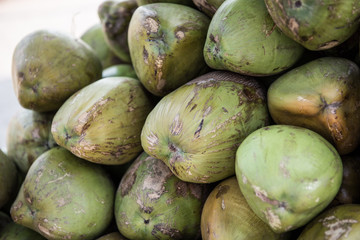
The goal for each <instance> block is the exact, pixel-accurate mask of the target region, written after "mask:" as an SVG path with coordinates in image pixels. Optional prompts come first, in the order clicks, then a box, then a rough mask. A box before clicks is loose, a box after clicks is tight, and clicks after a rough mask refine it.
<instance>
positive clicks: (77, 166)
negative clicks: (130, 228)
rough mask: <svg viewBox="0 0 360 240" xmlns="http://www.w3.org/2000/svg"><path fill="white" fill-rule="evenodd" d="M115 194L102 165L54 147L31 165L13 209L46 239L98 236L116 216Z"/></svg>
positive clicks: (18, 220) (17, 217) (14, 215)
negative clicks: (114, 213) (114, 207)
mask: <svg viewBox="0 0 360 240" xmlns="http://www.w3.org/2000/svg"><path fill="white" fill-rule="evenodd" d="M114 193H115V188H114V185H113V183H112V181H111V180H110V178H109V176H108V175H107V173H106V172H105V171H104V169H102V168H101V166H100V165H97V164H94V163H90V162H88V161H85V160H83V159H80V158H78V157H76V156H75V155H73V154H71V153H70V152H69V151H68V150H66V149H65V148H62V147H55V148H52V149H50V150H48V151H46V152H45V153H43V154H41V155H40V156H39V157H38V158H37V159H36V160H35V162H34V163H33V164H32V165H31V167H30V169H29V171H28V173H27V175H26V178H25V180H24V182H23V184H22V186H21V189H20V191H19V193H18V196H17V198H16V200H15V201H14V203H13V205H12V207H11V211H10V214H11V217H12V219H13V220H14V222H16V223H18V224H20V225H23V226H25V227H28V228H30V229H32V230H34V231H36V232H38V233H40V234H41V235H43V236H44V237H46V239H51V240H52V239H53V240H55V239H79V240H80V239H94V238H95V237H97V236H99V235H100V234H101V233H102V232H103V231H104V230H105V229H106V228H107V227H108V225H109V223H110V221H111V220H112V218H113V204H114Z"/></svg>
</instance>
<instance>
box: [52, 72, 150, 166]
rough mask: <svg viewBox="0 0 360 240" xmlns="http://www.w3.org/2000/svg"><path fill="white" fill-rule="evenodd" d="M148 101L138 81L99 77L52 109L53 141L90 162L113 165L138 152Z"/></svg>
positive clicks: (132, 157)
mask: <svg viewBox="0 0 360 240" xmlns="http://www.w3.org/2000/svg"><path fill="white" fill-rule="evenodd" d="M151 109H152V103H151V101H150V100H149V98H148V95H147V93H146V92H145V89H144V88H143V87H142V85H141V83H140V82H139V81H138V80H137V79H134V78H129V77H109V78H103V79H101V80H98V81H96V82H94V83H93V84H90V85H89V86H87V87H85V88H83V89H81V90H80V91H78V92H77V93H76V94H74V95H72V96H71V97H70V98H69V99H68V100H67V101H66V102H65V103H64V104H63V105H62V106H61V108H60V109H59V110H58V111H57V112H56V114H55V116H54V119H53V122H52V126H51V132H52V134H53V137H54V139H55V141H56V142H57V143H58V144H59V145H60V146H63V147H65V148H67V149H68V150H70V151H71V152H72V153H73V154H75V155H76V156H78V157H80V158H83V159H86V160H88V161H91V162H95V163H101V164H108V165H117V164H123V163H126V162H129V161H131V160H133V159H134V158H135V157H137V156H138V155H139V154H140V153H141V152H142V148H141V143H140V133H141V130H142V127H143V124H144V122H145V119H146V117H147V115H148V113H149V112H150V111H151Z"/></svg>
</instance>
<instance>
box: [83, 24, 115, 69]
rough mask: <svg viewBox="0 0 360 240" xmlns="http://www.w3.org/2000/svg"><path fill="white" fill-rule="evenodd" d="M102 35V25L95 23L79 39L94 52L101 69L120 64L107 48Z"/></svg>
mask: <svg viewBox="0 0 360 240" xmlns="http://www.w3.org/2000/svg"><path fill="white" fill-rule="evenodd" d="M104 35H105V34H104V31H103V29H102V25H101V24H100V23H97V24H94V25H92V26H91V27H89V28H88V29H86V31H85V32H84V33H83V34H82V35H81V37H80V38H81V39H82V40H83V41H84V42H86V43H87V44H88V45H89V46H90V47H91V48H92V49H93V50H94V51H95V54H96V56H97V57H98V58H99V60H100V61H101V65H102V67H103V69H105V68H108V67H110V66H112V65H116V64H121V63H122V61H121V60H120V59H119V58H118V57H117V56H116V55H115V54H114V52H113V51H112V50H111V49H110V47H109V46H108V44H107V42H106V40H105V36H104Z"/></svg>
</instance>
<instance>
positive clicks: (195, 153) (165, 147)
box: [141, 71, 269, 183]
mask: <svg viewBox="0 0 360 240" xmlns="http://www.w3.org/2000/svg"><path fill="white" fill-rule="evenodd" d="M268 122H269V114H268V112H267V106H266V102H265V95H264V89H262V88H261V87H260V85H259V84H258V82H256V80H254V79H252V78H246V77H244V76H241V75H239V74H236V73H230V72H220V71H219V72H211V73H208V74H205V75H202V76H201V77H199V78H196V79H194V80H193V81H191V82H189V83H187V84H185V85H183V86H182V87H180V88H178V89H177V90H175V91H173V92H172V93H170V94H168V95H167V96H165V97H163V98H162V99H161V100H160V102H159V103H158V104H157V105H156V106H155V108H154V109H153V110H152V111H151V112H150V114H149V116H148V117H147V119H146V122H145V124H144V127H143V129H142V132H141V145H142V146H143V149H144V151H145V152H147V153H148V154H149V155H151V156H153V157H155V158H158V159H161V160H162V161H164V162H165V163H166V165H168V167H169V168H170V169H171V171H172V172H173V173H174V174H175V175H176V176H177V177H178V178H180V179H182V180H183V181H187V182H195V183H210V182H216V181H219V180H222V179H224V178H226V177H229V176H231V175H234V173H235V153H236V150H237V148H238V146H239V144H240V143H241V142H242V141H243V140H244V139H245V137H246V136H247V135H248V134H250V133H251V132H253V131H254V130H256V129H258V128H261V127H263V126H266V125H267V124H268Z"/></svg>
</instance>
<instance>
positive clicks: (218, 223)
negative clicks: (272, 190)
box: [201, 176, 289, 240]
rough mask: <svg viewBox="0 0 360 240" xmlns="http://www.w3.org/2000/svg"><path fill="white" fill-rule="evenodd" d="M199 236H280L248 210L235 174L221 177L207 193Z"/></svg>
mask: <svg viewBox="0 0 360 240" xmlns="http://www.w3.org/2000/svg"><path fill="white" fill-rule="evenodd" d="M201 235H202V239H203V240H229V239H236V240H249V239H251V240H264V239H266V240H282V239H289V238H288V236H289V234H277V233H275V232H273V231H272V230H271V228H270V227H269V226H268V225H267V224H266V223H265V222H263V221H262V220H261V219H260V218H259V217H258V216H256V214H255V213H254V212H253V211H252V210H251V208H250V207H249V205H248V204H247V202H246V199H245V198H244V196H243V194H242V193H241V191H240V188H239V184H238V182H237V179H236V177H235V176H233V177H230V178H228V179H226V180H223V181H221V182H220V183H219V184H218V185H217V186H216V187H215V188H214V189H213V190H212V192H211V193H210V195H209V196H208V198H207V199H206V202H205V204H204V207H203V210H202V214H201Z"/></svg>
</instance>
